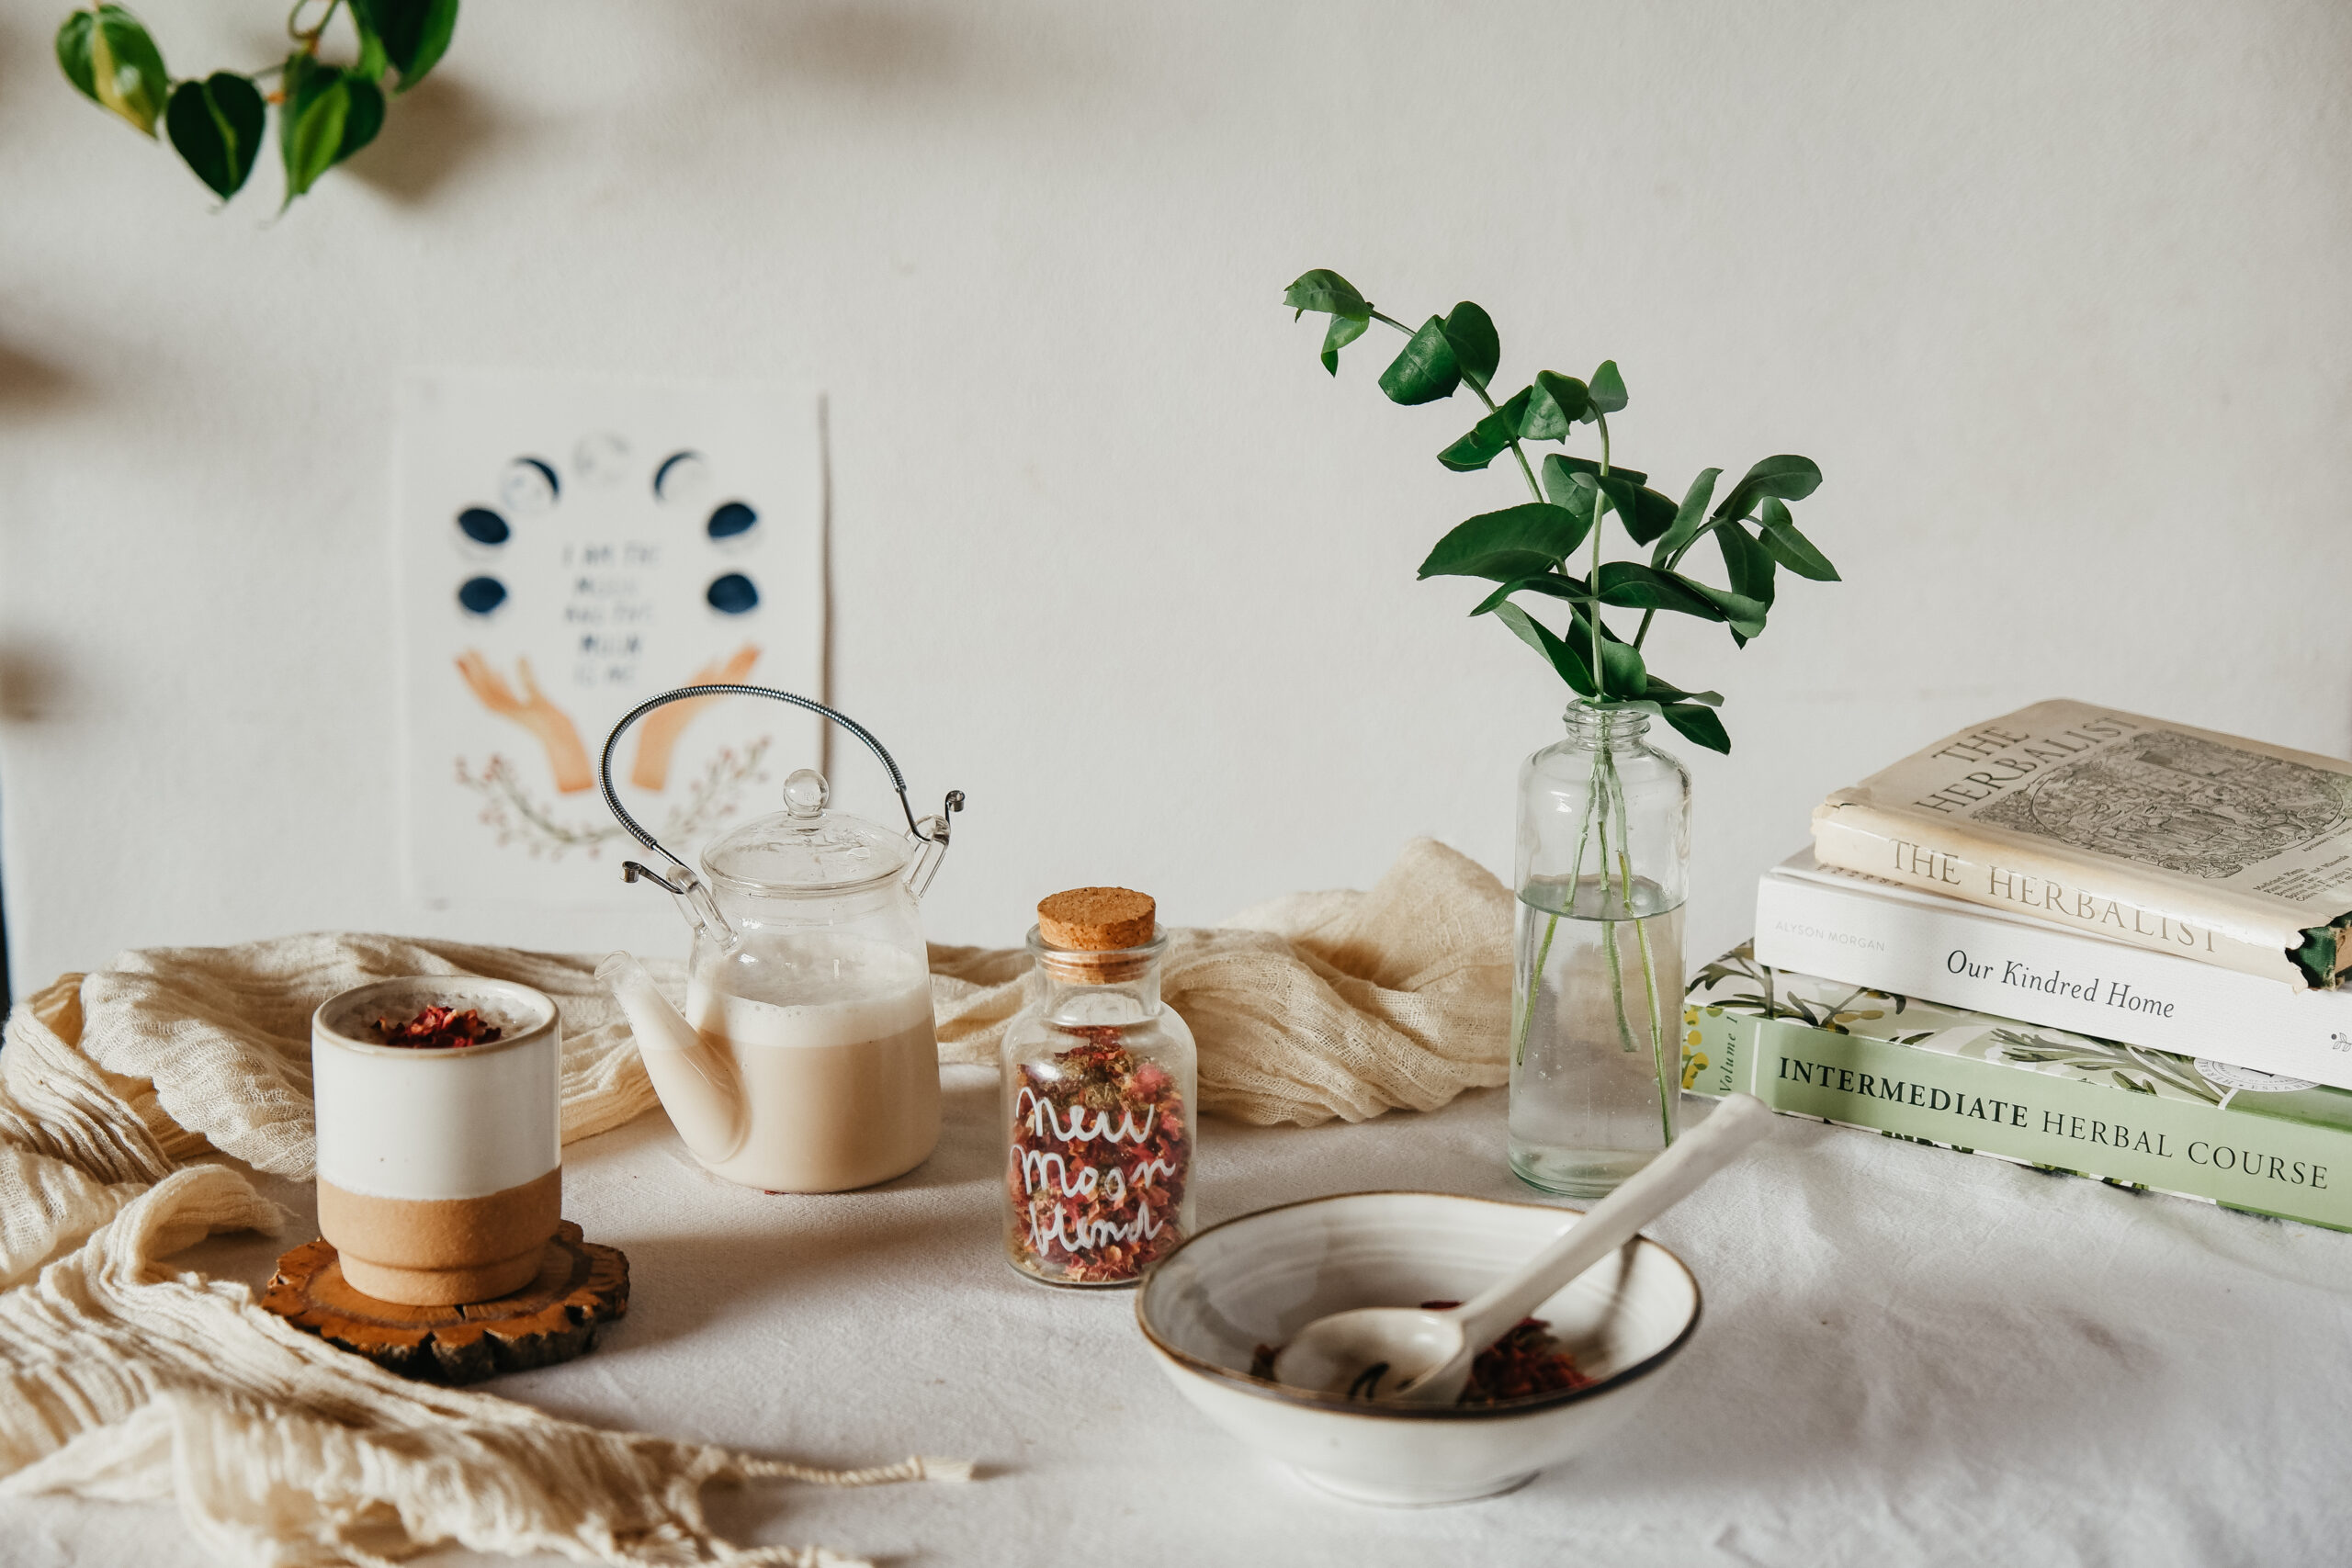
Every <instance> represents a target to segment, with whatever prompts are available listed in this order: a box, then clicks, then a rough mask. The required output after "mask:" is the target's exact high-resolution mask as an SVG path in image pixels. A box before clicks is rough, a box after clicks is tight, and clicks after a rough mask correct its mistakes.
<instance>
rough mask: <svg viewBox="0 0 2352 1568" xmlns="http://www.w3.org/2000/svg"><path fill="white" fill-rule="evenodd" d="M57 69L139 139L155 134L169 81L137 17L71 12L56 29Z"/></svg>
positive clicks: (101, 10)
mask: <svg viewBox="0 0 2352 1568" xmlns="http://www.w3.org/2000/svg"><path fill="white" fill-rule="evenodd" d="M56 48H57V64H58V68H59V69H60V70H62V71H63V72H64V73H65V79H66V80H67V81H69V82H71V83H73V84H74V89H75V90H76V91H78V92H79V93H81V95H82V96H84V97H86V98H88V99H90V100H91V101H92V102H93V103H96V104H99V105H102V106H104V107H107V108H109V109H112V110H113V111H114V112H115V113H116V114H119V115H120V116H121V117H122V118H124V119H125V120H127V121H129V122H130V124H131V125H132V126H133V127H135V128H136V129H137V130H139V132H140V134H141V135H143V136H153V135H154V134H155V119H156V117H157V116H159V115H161V114H162V113H163V112H164V100H165V98H166V97H167V96H168V95H169V94H170V92H171V84H172V79H171V75H170V73H168V72H166V71H165V70H164V54H163V51H161V50H159V49H157V48H156V47H155V40H154V39H152V38H150V37H148V36H147V29H146V28H144V27H142V26H141V25H140V21H139V18H138V17H134V16H132V15H131V14H130V12H128V11H126V10H124V9H123V8H122V7H121V6H97V7H96V8H95V9H93V10H88V11H76V12H74V14H73V15H72V16H70V17H66V18H65V20H64V22H63V23H62V25H61V26H60V27H59V28H58V29H57V40H56Z"/></svg>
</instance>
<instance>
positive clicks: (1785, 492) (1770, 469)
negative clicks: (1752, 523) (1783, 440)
mask: <svg viewBox="0 0 2352 1568" xmlns="http://www.w3.org/2000/svg"><path fill="white" fill-rule="evenodd" d="M1820 486H1821V470H1820V469H1819V468H1815V466H1814V462H1813V459H1812V458H1810V457H1796V456H1794V455H1793V454H1788V453H1784V454H1782V455H1781V456H1780V457H1767V458H1765V459H1764V460H1763V461H1762V462H1759V463H1758V464H1757V465H1756V466H1755V467H1754V468H1750V469H1748V470H1747V473H1746V474H1745V475H1744V476H1742V478H1741V479H1740V481H1739V483H1737V484H1736V485H1734V486H1732V488H1731V493H1730V494H1728V495H1726V496H1724V499H1723V501H1722V502H1721V503H1720V504H1719V505H1717V506H1716V508H1715V511H1714V515H1716V516H1717V517H1733V518H1739V517H1746V516H1747V514H1748V513H1750V512H1751V511H1753V510H1754V509H1755V506H1756V503H1757V502H1759V501H1761V500H1763V499H1764V498H1765V497H1766V496H1768V495H1770V496H1778V497H1780V499H1781V500H1782V501H1803V500H1804V498H1805V497H1806V496H1808V495H1811V494H1812V493H1813V492H1814V491H1815V490H1817V489H1819V488H1820Z"/></svg>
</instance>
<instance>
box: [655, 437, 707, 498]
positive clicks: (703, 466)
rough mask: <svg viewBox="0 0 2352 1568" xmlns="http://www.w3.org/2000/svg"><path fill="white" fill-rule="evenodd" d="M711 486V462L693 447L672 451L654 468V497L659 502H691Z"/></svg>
mask: <svg viewBox="0 0 2352 1568" xmlns="http://www.w3.org/2000/svg"><path fill="white" fill-rule="evenodd" d="M709 486H710V464H709V463H708V462H707V460H705V458H704V457H703V455H702V454H701V453H699V452H696V451H695V450H693V449H692V448H688V449H686V450H684V451H682V452H673V453H671V454H670V455H669V456H668V457H664V458H662V463H661V466H660V467H659V468H655V469H654V470H653V499H654V500H656V501H659V502H691V501H693V500H694V499H695V497H697V496H699V495H700V494H701V493H702V492H703V491H705V490H707V489H708V488H709Z"/></svg>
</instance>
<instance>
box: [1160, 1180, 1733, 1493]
mask: <svg viewBox="0 0 2352 1568" xmlns="http://www.w3.org/2000/svg"><path fill="white" fill-rule="evenodd" d="M1582 1217H1583V1216H1582V1215H1580V1214H1578V1213H1576V1212H1574V1211H1572V1210H1567V1209H1558V1208H1553V1207H1551V1206H1549V1205H1546V1204H1540V1203H1507V1202H1498V1201H1494V1200H1491V1199H1484V1198H1457V1197H1449V1196H1447V1195H1445V1194H1442V1193H1436V1192H1351V1193H1346V1194H1342V1195H1340V1196H1339V1197H1333V1198H1317V1199H1311V1200H1309V1201H1306V1202H1302V1203H1289V1204H1285V1205H1283V1206H1282V1207H1280V1208H1274V1209H1261V1210H1260V1211H1259V1212H1257V1213H1254V1214H1244V1215H1242V1216H1241V1217H1240V1218H1239V1219H1236V1220H1227V1222H1226V1223H1225V1224H1220V1225H1212V1226H1210V1227H1209V1228H1208V1229H1207V1230H1204V1231H1202V1232H1201V1233H1200V1234H1199V1235H1195V1236H1193V1237H1192V1238H1191V1239H1190V1240H1188V1241H1186V1242H1185V1243H1184V1244H1183V1245H1182V1247H1178V1248H1177V1249H1176V1250H1175V1251H1174V1252H1172V1253H1170V1255H1169V1256H1168V1257H1167V1258H1164V1259H1162V1260H1161V1261H1160V1262H1159V1264H1158V1265H1157V1266H1156V1267H1155V1268H1154V1269H1152V1270H1151V1272H1150V1273H1149V1274H1148V1275H1147V1276H1146V1277H1145V1280H1144V1282H1143V1287H1142V1289H1141V1290H1140V1291H1139V1292H1137V1293H1136V1321H1137V1322H1138V1323H1139V1324H1140V1325H1142V1328H1143V1333H1144V1337H1145V1339H1146V1340H1148V1342H1149V1344H1150V1346H1151V1348H1152V1351H1153V1354H1154V1356H1155V1358H1156V1359H1158V1360H1159V1365H1160V1367H1161V1369H1162V1370H1163V1371H1166V1372H1167V1374H1168V1376H1169V1379H1170V1381H1171V1382H1174V1383H1175V1385H1176V1387H1177V1389H1178V1390H1179V1392H1181V1393H1182V1394H1183V1395H1184V1397H1185V1398H1187V1399H1189V1400H1191V1401H1192V1402H1193V1404H1196V1405H1198V1406H1199V1407H1200V1409H1201V1411H1202V1413H1203V1414H1204V1415H1206V1416H1208V1417H1209V1419H1210V1420H1212V1421H1215V1422H1216V1424H1217V1425H1218V1426H1220V1427H1224V1428H1225V1429H1226V1430H1227V1431H1228V1432H1230V1433H1232V1434H1233V1435H1234V1436H1235V1437H1236V1438H1240V1439H1241V1441H1242V1442H1244V1443H1246V1444H1248V1445H1249V1446H1250V1447H1251V1448H1253V1449H1256V1450H1259V1451H1260V1452H1261V1453H1264V1454H1267V1455H1269V1456H1271V1457H1272V1458H1274V1459H1277V1460H1280V1461H1283V1463H1285V1464H1288V1465H1290V1466H1291V1467H1292V1468H1293V1469H1295V1470H1296V1471H1297V1472H1299V1474H1300V1475H1302V1476H1304V1477H1305V1478H1306V1480H1308V1481H1310V1482H1312V1483H1314V1484H1316V1485H1317V1486H1319V1487H1322V1488H1323V1489H1324V1490H1326V1491H1329V1492H1333V1493H1337V1494H1338V1495H1340V1496H1342V1497H1348V1498H1352V1499H1354V1500H1356V1501H1358V1502H1364V1503H1385V1504H1394V1505H1403V1506H1419V1505H1427V1504H1433V1503H1464V1502H1468V1501H1470V1500H1472V1499H1473V1498H1477V1497H1488V1496H1492V1495H1496V1494H1497V1493H1501V1492H1508V1491H1510V1490H1511V1489H1512V1488H1513V1487H1516V1486H1519V1485H1521V1484H1523V1483H1526V1482H1527V1481H1529V1480H1531V1479H1532V1478H1533V1476H1534V1475H1535V1472H1537V1471H1539V1470H1542V1469H1543V1468H1544V1466H1546V1465H1552V1464H1557V1463H1559V1462H1560V1461H1563V1460H1567V1459H1573V1458H1575V1457H1576V1456H1577V1455H1578V1454H1580V1453H1583V1452H1585V1451H1586V1450H1589V1449H1592V1448H1594V1447H1596V1446H1598V1445H1599V1444H1600V1443H1602V1442H1604V1441H1606V1440H1607V1439H1608V1438H1609V1437H1610V1436H1611V1434H1612V1433H1615V1432H1616V1431H1618V1430H1619V1429H1620V1428H1622V1427H1623V1426H1624V1425H1625V1424H1626V1423H1627V1422H1628V1421H1630V1420H1632V1419H1633V1418H1634V1416H1635V1415H1636V1414H1638V1413H1639V1412H1640V1411H1641V1409H1642V1408H1643V1407H1644V1406H1645V1405H1646V1404H1648V1403H1649V1402H1650V1400H1651V1399H1652V1398H1654V1397H1655V1396H1656V1393H1657V1387H1658V1383H1659V1381H1660V1380H1659V1378H1658V1376H1657V1373H1658V1372H1659V1371H1660V1369H1662V1368H1663V1367H1665V1365H1666V1364H1667V1363H1668V1361H1670V1360H1672V1359H1674V1357H1675V1355H1676V1353H1677V1352H1679V1350H1680V1349H1681V1348H1682V1347H1683V1346H1684V1345H1686V1344H1688V1343H1690V1340H1691V1333H1692V1331H1693V1330H1695V1329H1696V1328H1697V1327H1698V1325H1699V1283H1698V1281H1697V1280H1695V1279H1693V1278H1692V1277H1691V1270H1690V1269H1687V1268H1685V1267H1684V1266H1683V1263H1682V1260H1681V1259H1680V1258H1677V1257H1675V1256H1674V1254H1673V1253H1671V1252H1668V1250H1667V1249H1666V1248H1665V1247H1661V1246H1659V1245H1658V1244H1657V1242H1654V1241H1651V1240H1649V1239H1648V1238H1646V1237H1640V1238H1637V1239H1636V1240H1634V1242H1633V1243H1632V1244H1630V1245H1629V1246H1627V1247H1624V1248H1623V1249H1621V1250H1620V1251H1619V1252H1618V1253H1617V1255H1616V1256H1615V1257H1614V1258H1611V1259H1610V1260H1608V1261H1606V1262H1603V1263H1600V1264H1598V1265H1596V1266H1595V1267H1593V1268H1592V1269H1588V1270H1586V1271H1585V1273H1584V1274H1583V1275H1582V1276H1581V1277H1580V1278H1578V1279H1577V1280H1574V1281H1573V1282H1571V1283H1570V1284H1569V1285H1568V1286H1567V1287H1566V1289H1565V1290H1562V1291H1561V1292H1559V1293H1558V1294H1556V1295H1555V1296H1553V1297H1551V1298H1550V1299H1549V1300H1548V1301H1546V1302H1545V1303H1544V1304H1543V1305H1542V1306H1541V1307H1538V1308H1537V1309H1536V1310H1535V1312H1534V1314H1533V1315H1534V1316H1536V1317H1540V1318H1543V1319H1544V1320H1545V1321H1547V1322H1548V1323H1550V1325H1552V1333H1553V1335H1554V1336H1555V1337H1556V1338H1557V1339H1558V1340H1559V1341H1560V1342H1561V1344H1562V1346H1563V1348H1566V1349H1567V1350H1569V1351H1571V1352H1572V1353H1573V1354H1574V1355H1575V1356H1576V1359H1577V1367H1578V1368H1579V1369H1580V1370H1581V1371H1584V1372H1585V1373H1586V1374H1587V1375H1588V1376H1589V1377H1591V1378H1592V1379H1593V1382H1590V1383H1589V1384H1588V1385H1587V1386H1585V1387H1583V1388H1577V1389H1568V1390H1563V1391H1561V1392H1560V1393H1550V1394H1538V1395H1535V1396H1533V1397H1532V1398H1528V1399H1524V1400H1517V1401H1513V1402H1511V1403H1510V1404H1498V1405H1488V1406H1484V1407H1476V1406H1468V1407H1465V1406H1443V1407H1437V1408H1431V1407H1429V1406H1400V1405H1383V1404H1358V1403H1351V1402H1350V1401H1348V1400H1346V1399H1343V1398H1341V1397H1340V1396H1338V1395H1334V1394H1326V1393H1307V1392H1306V1391H1304V1390H1300V1389H1293V1388H1283V1387H1281V1386H1279V1385H1276V1384H1273V1383H1268V1382H1261V1381H1259V1380H1258V1379H1255V1378H1252V1377H1251V1376H1250V1360H1251V1359H1252V1357H1253V1355H1254V1353H1255V1351H1256V1348H1257V1347H1259V1346H1260V1345H1281V1344H1283V1343H1285V1342H1287V1341H1288V1340H1289V1338H1290V1337H1291V1336H1292V1335H1294V1334H1295V1333H1296V1332H1297V1331H1298V1330H1299V1329H1300V1328H1301V1327H1303V1326H1304V1325H1306V1324H1308V1323H1311V1322H1313V1321H1314V1320H1315V1319H1317V1318H1318V1317H1321V1316H1323V1315H1324V1314H1327V1313H1334V1312H1342V1311H1345V1310H1347V1309H1348V1308H1350V1307H1360V1306H1399V1305H1404V1306H1409V1305H1415V1304H1418V1303H1421V1302H1425V1301H1466V1300H1467V1299H1469V1298H1470V1297H1471V1296H1473V1295H1475V1294H1476V1293H1477V1292H1479V1291H1480V1290H1481V1289H1483V1288H1484V1287H1485V1286H1487V1284H1489V1283H1491V1282H1493V1280H1495V1279H1497V1278H1498V1276H1500V1275H1501V1274H1502V1273H1503V1271H1504V1270H1506V1269H1509V1268H1510V1267H1511V1266H1512V1265H1514V1264H1517V1263H1518V1262H1520V1261H1521V1260H1522V1259H1524V1258H1527V1257H1529V1256H1530V1255H1531V1254H1532V1253H1534V1252H1535V1251H1536V1250H1537V1249H1538V1248H1540V1247H1542V1246H1543V1245H1544V1243H1545V1242H1546V1241H1549V1240H1550V1239H1551V1238H1552V1237H1554V1236H1555V1235H1558V1234H1559V1233H1560V1231H1561V1229H1562V1227H1563V1226H1564V1225H1565V1224H1575V1223H1576V1222H1577V1220H1579V1219H1581V1218H1582Z"/></svg>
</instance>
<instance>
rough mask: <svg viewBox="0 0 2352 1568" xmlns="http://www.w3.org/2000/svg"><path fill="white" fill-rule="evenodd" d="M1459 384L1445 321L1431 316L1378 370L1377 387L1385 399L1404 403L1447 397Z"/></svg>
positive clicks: (1460, 373) (1459, 374)
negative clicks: (1385, 394) (1393, 357)
mask: <svg viewBox="0 0 2352 1568" xmlns="http://www.w3.org/2000/svg"><path fill="white" fill-rule="evenodd" d="M1461 384H1462V367H1461V365H1460V363H1459V362H1457V361H1456V360H1455V359H1454V357H1453V345H1452V344H1449V343H1447V342H1446V340H1445V323H1444V322H1443V321H1440V320H1438V318H1436V317H1435V316H1431V317H1430V319H1429V320H1428V321H1425V322H1423V323H1422V325H1421V330H1420V331H1419V332H1417V333H1414V334H1413V337H1412V341H1411V342H1409V343H1408V344H1406V345H1405V352H1404V353H1402V354H1399V355H1397V357H1396V358H1395V359H1394V360H1393V361H1391V362H1390V364H1389V367H1388V368H1387V369H1385V370H1383V371H1382V372H1381V373H1380V389H1381V390H1382V391H1384V392H1385V393H1387V394H1388V400H1389V401H1391V402H1396V403H1405V404H1408V405H1410V404H1414V403H1433V402H1435V401H1437V400H1439V399H1440V398H1450V397H1452V396H1453V389H1454V388H1456V387H1458V386H1460V385H1461Z"/></svg>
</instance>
